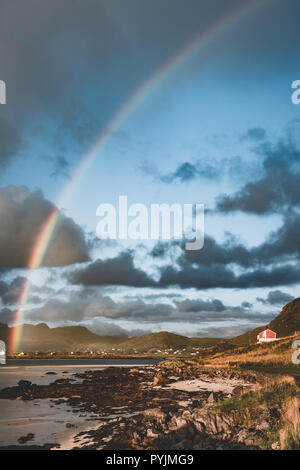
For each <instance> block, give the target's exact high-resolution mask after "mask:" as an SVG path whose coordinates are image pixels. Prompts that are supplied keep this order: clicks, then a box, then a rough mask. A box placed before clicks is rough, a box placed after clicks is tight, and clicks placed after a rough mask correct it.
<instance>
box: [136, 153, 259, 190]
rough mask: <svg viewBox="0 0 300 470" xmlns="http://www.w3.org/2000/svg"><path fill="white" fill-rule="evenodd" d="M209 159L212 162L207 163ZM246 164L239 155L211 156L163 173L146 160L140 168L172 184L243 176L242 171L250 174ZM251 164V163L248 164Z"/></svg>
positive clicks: (161, 180) (185, 163)
mask: <svg viewBox="0 0 300 470" xmlns="http://www.w3.org/2000/svg"><path fill="white" fill-rule="evenodd" d="M205 160H209V161H210V163H206V161H205ZM245 166H246V165H245V164H244V163H243V162H242V159H241V158H240V157H238V156H235V157H231V158H222V159H220V160H212V159H211V158H203V159H202V160H197V161H195V162H193V163H191V162H183V163H180V164H179V165H178V166H177V168H175V170H174V171H172V172H170V173H167V174H161V172H160V171H159V170H158V169H157V168H156V167H155V166H154V165H153V164H150V163H147V162H144V163H143V165H141V166H140V170H141V171H142V172H143V173H145V174H147V175H151V176H153V178H154V179H155V180H159V181H160V182H162V183H166V184H171V183H174V182H179V183H188V182H190V181H193V180H196V179H207V180H219V179H220V178H222V177H224V176H225V175H229V176H231V177H236V176H237V175H238V176H239V178H240V176H241V173H246V174H248V173H249V171H250V167H249V168H247V169H246V170H245ZM248 166H249V165H248Z"/></svg>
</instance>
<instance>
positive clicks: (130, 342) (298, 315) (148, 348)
mask: <svg viewBox="0 0 300 470" xmlns="http://www.w3.org/2000/svg"><path fill="white" fill-rule="evenodd" d="M266 327H268V328H270V329H271V330H274V331H275V332H276V333H277V335H278V337H279V338H282V337H286V336H291V335H294V333H295V332H296V331H298V332H299V331H300V297H299V298H297V299H295V300H293V301H292V302H289V303H288V304H287V305H286V306H285V307H283V309H282V311H281V312H280V314H279V315H278V316H277V317H276V318H275V319H274V320H272V321H271V322H270V323H269V325H262V326H260V327H258V328H255V329H254V330H251V331H248V332H247V333H244V334H242V335H239V336H236V337H235V338H232V339H230V340H224V339H221V338H189V337H187V336H183V335H177V334H174V333H169V332H167V331H162V332H160V333H150V334H147V335H144V336H137V337H134V338H129V339H124V338H118V337H116V336H101V335H97V334H95V333H92V332H91V331H89V330H88V329H87V328H85V327H83V326H66V327H60V328H49V327H48V326H47V325H46V324H45V323H41V324H39V325H24V326H23V333H22V342H21V344H20V347H19V350H22V351H24V352H29V351H40V352H50V351H55V352H71V351H74V352H76V351H85V350H86V349H90V350H93V351H95V352H97V351H100V352H101V351H103V350H106V351H110V352H113V351H112V349H114V350H117V351H119V352H120V353H130V354H131V353H133V354H134V353H155V354H157V353H159V351H169V353H170V354H172V352H174V351H175V350H179V352H183V351H185V352H186V353H194V352H195V350H197V349H198V350H199V352H200V354H201V352H203V351H205V352H206V353H209V354H210V353H211V354H213V353H214V352H217V351H220V352H222V351H224V352H225V351H228V350H230V349H232V348H234V347H239V346H247V345H248V346H249V345H252V344H255V343H256V338H257V334H258V333H259V332H260V331H262V330H263V329H265V328H266ZM12 330H13V328H8V327H7V325H1V324H0V339H3V340H4V341H5V342H6V344H9V338H10V337H11V334H12Z"/></svg>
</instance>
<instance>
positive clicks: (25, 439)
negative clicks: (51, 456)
mask: <svg viewBox="0 0 300 470" xmlns="http://www.w3.org/2000/svg"><path fill="white" fill-rule="evenodd" d="M33 439H34V434H32V433H31V432H29V433H28V434H26V436H21V437H19V439H18V442H19V444H26V442H29V441H32V440H33Z"/></svg>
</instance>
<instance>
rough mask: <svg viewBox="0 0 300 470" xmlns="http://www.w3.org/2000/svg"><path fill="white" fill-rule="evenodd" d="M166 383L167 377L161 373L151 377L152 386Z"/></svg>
mask: <svg viewBox="0 0 300 470" xmlns="http://www.w3.org/2000/svg"><path fill="white" fill-rule="evenodd" d="M168 383H169V379H168V378H167V377H164V376H163V375H161V374H159V375H156V376H155V377H154V379H153V387H157V386H159V385H167V384H168Z"/></svg>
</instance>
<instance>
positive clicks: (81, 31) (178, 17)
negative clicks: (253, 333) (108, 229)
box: [0, 0, 300, 337]
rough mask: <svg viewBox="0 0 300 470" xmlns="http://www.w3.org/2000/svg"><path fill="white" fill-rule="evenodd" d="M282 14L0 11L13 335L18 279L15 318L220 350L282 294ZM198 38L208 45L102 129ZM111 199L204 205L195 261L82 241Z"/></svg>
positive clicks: (294, 235) (0, 248) (168, 244)
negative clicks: (47, 227) (202, 343)
mask: <svg viewBox="0 0 300 470" xmlns="http://www.w3.org/2000/svg"><path fill="white" fill-rule="evenodd" d="M244 7H245V8H244ZM241 9H242V11H243V12H244V13H241V14H239V11H241ZM299 14H300V4H299V2H298V1H297V0H287V1H285V2H282V1H280V0H261V1H253V0H251V1H250V0H226V1H225V0H210V1H209V2H208V1H207V0H185V1H183V0H163V1H161V0H151V1H149V0H87V1H83V0H64V1H63V2H61V1H60V0H52V1H51V2H48V1H46V0H26V1H24V0H13V1H8V0H0V80H3V81H5V83H6V89H7V96H6V104H5V105H0V170H1V172H0V178H1V180H0V215H1V225H0V273H1V279H0V296H1V310H0V322H2V323H8V324H10V325H11V324H13V322H14V318H15V312H16V311H17V310H18V307H19V306H20V305H19V302H20V294H21V292H22V288H23V286H24V283H25V280H26V279H27V278H28V276H29V277H30V279H31V282H32V283H31V289H30V295H29V299H28V302H27V303H26V305H25V306H24V309H25V310H24V312H25V314H24V322H26V323H39V322H46V323H47V324H48V325H49V326H60V325H73V324H81V325H85V326H87V327H89V328H90V329H91V330H92V331H95V332H97V333H99V334H101V333H103V334H117V335H120V336H128V335H129V336H130V335H137V334H143V333H147V332H150V331H160V330H168V331H173V332H176V333H181V334H187V335H194V336H196V335H197V336H207V335H209V336H219V337H220V336H224V337H225V336H226V337H230V336H233V335H236V334H239V333H242V332H244V331H246V330H249V329H252V328H254V327H256V326H258V325H260V324H266V323H268V322H269V321H270V320H271V319H272V318H274V317H275V316H276V315H277V314H278V313H279V311H280V309H281V308H282V306H283V305H285V304H286V303H287V302H289V301H290V300H292V299H293V298H294V297H298V295H299V294H298V292H299V285H300V242H299V235H298V234H299V232H300V190H299V188H300V138H299V131H300V105H299V106H297V105H294V104H292V101H291V94H292V89H291V84H292V82H293V81H294V80H296V79H300V65H299V64H300V61H299V48H298V38H299V25H298V18H299ZM220 23H221V24H224V25H225V27H223V28H222V30H220V28H219V30H218V33H217V34H215V33H214V31H216V30H217V28H216V25H217V24H220ZM201 35H202V36H203V37H207V36H208V35H209V38H210V39H209V41H206V42H205V44H203V45H202V47H199V48H197V49H196V50H195V52H194V53H193V54H191V55H190V56H189V57H187V58H186V60H184V61H182V63H181V64H179V65H178V66H177V67H176V68H175V69H174V70H173V71H172V72H171V73H168V74H166V75H165V77H164V80H161V81H158V82H157V83H156V85H155V86H153V87H152V89H151V92H150V93H148V94H147V95H146V96H145V97H144V99H142V100H140V102H139V103H138V105H137V106H136V107H135V108H134V109H133V110H132V112H131V113H130V114H129V115H128V116H127V117H126V119H123V120H122V122H121V123H120V125H118V126H115V127H112V128H110V124H109V123H110V122H111V121H112V120H113V119H114V117H115V116H116V115H118V112H119V111H120V109H122V108H123V107H124V105H126V103H127V102H128V101H130V99H131V97H132V96H134V95H135V93H136V91H137V90H138V89H139V88H140V87H141V86H143V84H144V83H146V82H148V81H149V80H151V78H152V77H154V76H155V74H156V72H157V71H159V70H161V69H162V67H164V65H165V64H167V63H169V61H170V59H172V58H174V57H178V54H179V53H180V51H182V50H183V49H184V48H185V47H186V46H188V45H189V44H191V43H192V41H194V39H195V38H196V37H201ZM103 132H106V133H107V134H109V138H108V139H107V142H106V144H105V146H102V147H101V148H99V150H98V151H97V152H96V153H95V158H94V159H93V161H92V162H91V164H90V165H89V167H88V168H87V169H86V170H85V171H84V172H81V175H80V178H79V179H78V181H77V180H76V182H75V179H74V174H75V173H74V172H76V169H77V168H78V165H79V164H80V162H82V159H83V158H84V156H85V155H86V154H87V152H88V151H89V149H90V148H91V146H93V144H94V142H95V141H97V138H98V137H99V135H100V134H101V133H103ZM66 185H69V186H70V187H71V190H70V191H69V193H68V198H66V199H63V200H62V199H61V197H60V194H61V193H62V191H63V190H64V188H65V187H66ZM119 195H127V197H128V202H129V204H132V203H142V204H145V205H146V206H147V207H150V204H152V203H169V204H171V203H175V202H177V203H181V204H184V203H190V204H191V203H193V204H194V203H202V204H204V205H205V241H204V248H203V249H202V250H200V251H186V250H185V246H184V241H180V240H170V241H159V242H154V241H152V242H151V241H147V240H138V241H135V242H133V241H120V240H116V241H108V240H100V239H98V238H97V236H96V226H97V223H98V222H99V217H97V216H96V209H97V207H98V205H99V204H100V203H111V204H115V205H116V206H117V202H118V197H119ZM55 207H58V209H59V210H60V217H59V221H58V224H57V226H56V229H55V232H54V234H53V236H52V238H51V240H50V243H49V247H48V250H47V252H46V254H45V256H44V258H43V261H42V265H41V266H40V267H39V268H37V269H35V270H34V271H33V272H30V271H29V270H28V268H27V266H28V263H29V260H30V256H31V253H32V250H33V248H34V246H35V243H36V240H37V237H38V235H39V233H40V230H41V227H42V226H43V224H44V223H45V221H46V220H47V218H48V217H49V215H50V214H51V213H52V211H53V209H54V208H55Z"/></svg>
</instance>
